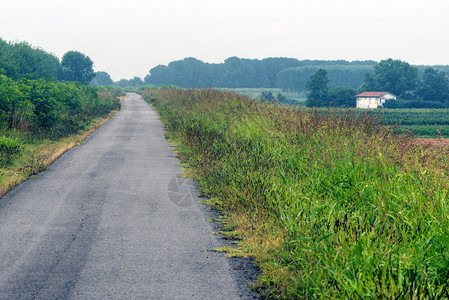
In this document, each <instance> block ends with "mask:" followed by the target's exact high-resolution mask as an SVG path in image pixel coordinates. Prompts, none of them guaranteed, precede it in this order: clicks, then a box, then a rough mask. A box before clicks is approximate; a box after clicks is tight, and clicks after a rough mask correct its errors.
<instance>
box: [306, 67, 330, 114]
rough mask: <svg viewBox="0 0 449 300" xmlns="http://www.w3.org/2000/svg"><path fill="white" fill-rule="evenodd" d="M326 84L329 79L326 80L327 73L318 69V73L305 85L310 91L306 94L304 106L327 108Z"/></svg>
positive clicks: (327, 90)
mask: <svg viewBox="0 0 449 300" xmlns="http://www.w3.org/2000/svg"><path fill="white" fill-rule="evenodd" d="M328 84H329V79H328V78H327V71H326V70H325V69H318V71H316V72H315V73H313V74H312V75H311V76H310V79H309V81H308V82H307V85H306V87H307V89H308V90H309V91H310V92H309V93H308V94H307V100H306V106H308V107H322V106H327V105H328V101H329V87H328Z"/></svg>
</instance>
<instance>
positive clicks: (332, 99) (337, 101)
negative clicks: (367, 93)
mask: <svg viewBox="0 0 449 300" xmlns="http://www.w3.org/2000/svg"><path fill="white" fill-rule="evenodd" d="M355 95H357V91H356V90H354V89H351V88H349V87H347V86H339V87H337V88H335V89H331V90H330V92H329V106H334V107H355V106H356V97H355Z"/></svg>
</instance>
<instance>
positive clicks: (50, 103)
mask: <svg viewBox="0 0 449 300" xmlns="http://www.w3.org/2000/svg"><path fill="white" fill-rule="evenodd" d="M117 93H118V92H117V91H116V89H113V90H111V91H108V92H107V93H106V94H104V95H101V93H100V96H101V97H99V94H98V93H97V92H96V90H95V89H93V88H92V87H88V86H85V85H81V84H79V83H73V82H55V81H46V80H43V79H38V80H32V79H20V80H18V81H14V80H12V79H11V78H8V77H6V76H5V75H0V130H2V129H3V130H5V129H7V130H11V129H17V130H22V131H28V132H31V133H33V134H44V135H47V136H49V137H54V138H56V137H61V136H66V135H68V134H70V133H74V132H77V131H78V130H80V129H83V128H85V126H86V125H87V124H88V123H89V122H90V121H91V120H92V118H93V117H97V116H101V115H105V114H107V113H108V112H110V111H112V110H114V109H118V108H119V107H120V103H119V100H118V99H117V98H116V96H115V95H116V94H117Z"/></svg>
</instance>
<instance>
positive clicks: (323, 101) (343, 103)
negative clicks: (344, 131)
mask: <svg viewBox="0 0 449 300" xmlns="http://www.w3.org/2000/svg"><path fill="white" fill-rule="evenodd" d="M329 81H330V80H329V78H328V75H327V71H326V70H325V69H318V70H317V71H316V72H315V73H313V74H312V75H311V76H310V79H309V81H308V82H307V84H306V87H307V89H308V90H309V91H310V92H309V93H308V94H307V100H306V106H309V107H325V106H333V107H355V104H356V102H355V95H356V94H357V91H356V90H355V89H352V88H350V87H347V86H340V87H336V88H329V86H328V84H329Z"/></svg>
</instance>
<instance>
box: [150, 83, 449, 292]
mask: <svg viewBox="0 0 449 300" xmlns="http://www.w3.org/2000/svg"><path fill="white" fill-rule="evenodd" d="M144 97H145V99H147V100H148V101H149V102H152V103H154V105H155V107H156V109H157V111H158V112H159V114H160V115H161V120H162V121H163V123H164V125H165V128H166V130H167V132H168V135H169V136H170V138H171V141H172V143H174V144H175V145H176V146H177V147H178V151H179V154H180V156H181V158H182V159H183V161H184V162H185V163H186V166H187V173H188V174H189V175H190V176H192V177H193V178H195V179H196V180H197V181H198V183H199V185H200V188H201V190H202V193H203V194H204V195H206V196H209V197H210V199H211V200H210V203H212V204H214V205H216V206H217V207H218V208H219V209H220V210H221V212H222V213H223V214H224V216H225V217H224V220H225V222H226V223H227V228H228V230H229V231H230V232H233V233H232V234H230V235H232V236H238V237H241V238H242V241H241V242H239V246H240V248H239V249H237V250H232V251H231V252H238V251H240V253H233V254H238V255H239V256H241V255H250V256H253V257H254V258H255V261H256V263H257V264H258V266H259V267H260V269H261V275H260V277H259V280H258V283H256V284H255V286H254V288H255V289H256V290H257V291H258V292H259V293H260V294H261V296H263V297H266V298H306V299H307V298H320V299H329V298H332V299H333V298H337V299H348V298H362V299H365V298H388V299H390V298H391V299H393V298H401V299H403V298H410V299H412V298H415V299H419V298H444V297H448V296H449V294H448V292H449V289H448V284H449V203H448V195H449V188H448V175H449V168H448V162H447V157H448V150H444V149H440V148H432V147H428V146H423V145H420V144H418V143H415V142H414V141H413V140H410V139H409V138H407V137H406V136H397V135H394V134H392V132H391V130H392V129H391V128H390V127H385V126H382V125H381V124H379V123H378V122H377V121H376V119H375V118H372V117H370V116H365V117H362V116H359V117H357V118H353V117H350V116H349V115H344V114H343V115H342V114H335V113H334V112H333V111H332V110H330V111H329V112H328V113H324V114H323V112H322V111H320V112H318V111H314V110H304V109H302V110H298V109H295V108H292V107H290V108H285V107H280V106H276V105H270V104H267V103H261V102H258V101H254V100H251V99H248V98H245V97H242V96H239V95H237V94H234V93H222V92H219V91H217V90H196V91H195V90H189V91H170V90H166V91H146V92H145V93H144Z"/></svg>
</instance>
